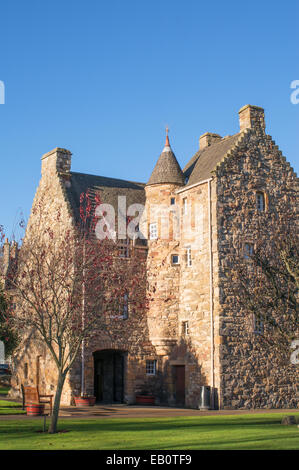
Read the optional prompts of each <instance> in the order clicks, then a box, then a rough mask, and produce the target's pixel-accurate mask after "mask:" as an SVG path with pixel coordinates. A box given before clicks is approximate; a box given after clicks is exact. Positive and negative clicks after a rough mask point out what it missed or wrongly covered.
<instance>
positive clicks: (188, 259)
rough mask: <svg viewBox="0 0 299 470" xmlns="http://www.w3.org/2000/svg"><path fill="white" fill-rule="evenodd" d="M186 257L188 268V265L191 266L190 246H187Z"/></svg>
mask: <svg viewBox="0 0 299 470" xmlns="http://www.w3.org/2000/svg"><path fill="white" fill-rule="evenodd" d="M186 257H187V266H188V268H190V266H192V254H191V246H188V247H187V251H186Z"/></svg>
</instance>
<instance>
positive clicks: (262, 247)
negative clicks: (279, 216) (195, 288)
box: [232, 216, 299, 362]
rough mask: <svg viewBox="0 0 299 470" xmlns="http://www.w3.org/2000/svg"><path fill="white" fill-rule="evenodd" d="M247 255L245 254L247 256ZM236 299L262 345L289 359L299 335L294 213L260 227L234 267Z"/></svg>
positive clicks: (298, 248) (298, 267)
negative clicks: (274, 222)
mask: <svg viewBox="0 0 299 470" xmlns="http://www.w3.org/2000/svg"><path fill="white" fill-rule="evenodd" d="M244 255H245V256H244ZM232 280H233V290H234V294H235V300H236V302H237V304H238V306H239V308H240V310H242V311H243V312H244V313H245V314H247V316H248V315H250V316H251V318H250V320H251V321H249V322H247V324H248V325H251V326H250V327H251V328H253V329H257V330H258V332H259V338H260V344H261V346H262V347H266V348H271V350H272V353H274V354H275V356H276V358H277V359H278V360H279V361H282V362H289V361H290V354H291V343H292V341H293V340H295V339H298V338H299V304H298V299H299V298H298V293H299V240H298V226H297V224H296V223H295V221H294V218H292V217H289V218H288V217H287V216H286V217H285V218H284V219H283V220H281V221H280V224H276V226H275V227H274V226H272V228H271V231H270V232H269V230H268V229H267V226H264V227H260V228H259V231H258V235H257V241H256V243H255V245H254V246H253V245H252V249H250V247H247V252H246V250H245V253H244V254H243V256H240V257H239V258H237V257H235V263H234V268H233V270H232Z"/></svg>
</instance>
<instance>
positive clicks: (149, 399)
mask: <svg viewBox="0 0 299 470" xmlns="http://www.w3.org/2000/svg"><path fill="white" fill-rule="evenodd" d="M154 404H155V397H154V396H152V395H136V405H154Z"/></svg>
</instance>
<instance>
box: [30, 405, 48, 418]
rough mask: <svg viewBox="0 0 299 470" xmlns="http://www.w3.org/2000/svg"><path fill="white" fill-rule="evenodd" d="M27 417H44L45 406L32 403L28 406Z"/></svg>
mask: <svg viewBox="0 0 299 470" xmlns="http://www.w3.org/2000/svg"><path fill="white" fill-rule="evenodd" d="M26 410H27V416H42V415H43V414H44V411H45V405H42V404H40V403H30V404H29V405H26Z"/></svg>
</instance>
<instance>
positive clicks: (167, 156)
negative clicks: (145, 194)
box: [147, 136, 185, 185]
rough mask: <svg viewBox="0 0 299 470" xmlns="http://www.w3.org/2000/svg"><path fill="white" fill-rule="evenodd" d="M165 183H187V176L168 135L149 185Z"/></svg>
mask: <svg viewBox="0 0 299 470" xmlns="http://www.w3.org/2000/svg"><path fill="white" fill-rule="evenodd" d="M163 183H173V184H179V185H183V184H185V177H184V175H183V172H182V170H181V167H180V165H179V163H178V161H177V159H176V157H175V155H174V153H173V151H172V150H171V147H170V145H169V140H168V136H167V138H166V145H165V147H164V150H163V152H162V153H161V155H160V157H159V159H158V161H157V163H156V166H155V168H154V170H153V172H152V174H151V177H150V179H149V180H148V183H147V185H151V184H163Z"/></svg>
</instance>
